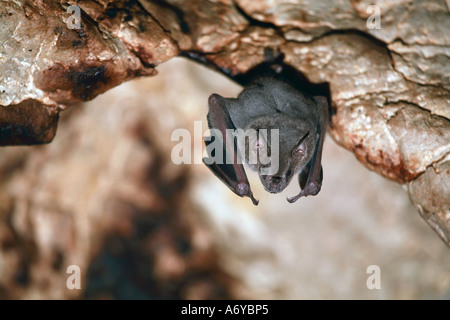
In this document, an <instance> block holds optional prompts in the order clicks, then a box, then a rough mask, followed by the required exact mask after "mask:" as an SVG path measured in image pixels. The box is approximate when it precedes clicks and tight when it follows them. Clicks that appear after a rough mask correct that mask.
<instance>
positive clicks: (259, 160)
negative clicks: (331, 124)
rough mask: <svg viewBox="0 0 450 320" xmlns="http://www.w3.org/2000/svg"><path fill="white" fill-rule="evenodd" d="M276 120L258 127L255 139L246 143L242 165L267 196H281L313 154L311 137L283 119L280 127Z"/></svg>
mask: <svg viewBox="0 0 450 320" xmlns="http://www.w3.org/2000/svg"><path fill="white" fill-rule="evenodd" d="M273 120H275V121H273ZM279 120H280V119H273V118H272V119H270V120H269V121H267V122H265V123H264V124H262V123H258V128H257V129H256V132H257V134H256V138H255V139H249V143H248V146H247V150H249V156H247V157H246V162H247V164H248V166H249V167H250V168H251V169H252V170H254V171H256V172H257V173H258V175H259V177H260V180H261V183H262V185H263V186H264V189H265V190H266V191H268V192H270V193H280V192H282V191H283V190H284V189H285V188H286V187H287V186H288V185H289V183H290V182H291V180H292V177H293V176H294V175H297V174H298V173H299V172H300V171H301V170H302V169H303V167H304V166H305V165H306V164H307V162H308V161H309V159H310V157H311V153H312V151H313V150H312V149H313V148H312V146H313V141H312V140H314V139H313V136H314V135H313V134H311V133H310V131H309V130H307V128H305V127H302V125H301V123H300V124H299V123H298V122H295V123H293V121H292V119H285V122H284V124H285V125H280V121H279ZM263 127H264V129H262V128H263ZM252 157H253V158H252ZM252 159H256V161H253V162H252V161H251V160H252Z"/></svg>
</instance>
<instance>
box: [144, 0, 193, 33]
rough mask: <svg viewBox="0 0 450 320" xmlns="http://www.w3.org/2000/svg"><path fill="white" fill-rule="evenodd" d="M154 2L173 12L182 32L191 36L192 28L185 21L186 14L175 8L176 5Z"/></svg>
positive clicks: (155, 0) (159, 0)
mask: <svg viewBox="0 0 450 320" xmlns="http://www.w3.org/2000/svg"><path fill="white" fill-rule="evenodd" d="M153 2H154V3H155V4H156V5H158V6H160V7H162V8H165V9H169V10H171V11H172V12H173V13H174V14H175V15H176V17H177V19H178V24H179V25H180V29H181V32H183V33H184V34H189V33H190V31H191V28H190V27H189V25H188V23H187V22H186V20H185V19H184V13H183V11H182V10H181V9H180V8H177V7H175V6H174V5H172V4H170V3H167V2H165V1H164V0H153ZM141 6H142V4H141Z"/></svg>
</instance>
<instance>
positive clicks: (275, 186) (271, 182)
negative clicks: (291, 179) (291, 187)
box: [261, 176, 287, 193]
mask: <svg viewBox="0 0 450 320" xmlns="http://www.w3.org/2000/svg"><path fill="white" fill-rule="evenodd" d="M261 178H262V179H261V182H262V184H263V186H264V189H266V191H268V192H270V193H280V192H281V191H283V190H284V189H285V188H286V186H287V183H286V178H285V177H280V176H263V177H261Z"/></svg>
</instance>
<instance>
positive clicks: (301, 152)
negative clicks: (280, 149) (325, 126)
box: [293, 148, 305, 157]
mask: <svg viewBox="0 0 450 320" xmlns="http://www.w3.org/2000/svg"><path fill="white" fill-rule="evenodd" d="M293 153H294V155H295V156H297V157H303V156H304V154H305V150H303V149H302V148H297V149H295V150H294V152H293Z"/></svg>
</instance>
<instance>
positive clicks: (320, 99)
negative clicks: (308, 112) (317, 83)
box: [314, 96, 328, 107]
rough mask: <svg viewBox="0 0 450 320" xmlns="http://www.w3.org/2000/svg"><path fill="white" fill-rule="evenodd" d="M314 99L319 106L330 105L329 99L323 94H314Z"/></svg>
mask: <svg viewBox="0 0 450 320" xmlns="http://www.w3.org/2000/svg"><path fill="white" fill-rule="evenodd" d="M314 100H315V101H316V103H317V104H318V105H319V106H325V107H328V101H327V98H325V97H323V96H314Z"/></svg>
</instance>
